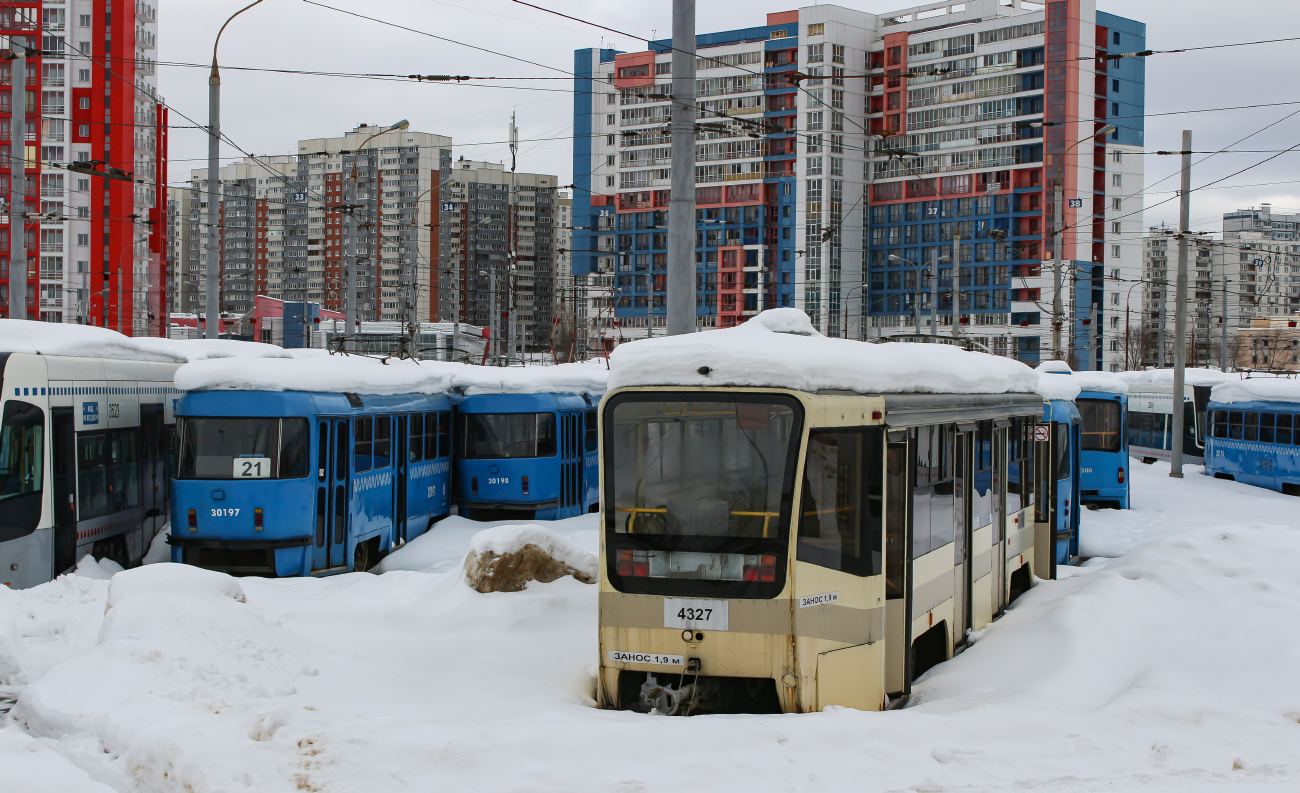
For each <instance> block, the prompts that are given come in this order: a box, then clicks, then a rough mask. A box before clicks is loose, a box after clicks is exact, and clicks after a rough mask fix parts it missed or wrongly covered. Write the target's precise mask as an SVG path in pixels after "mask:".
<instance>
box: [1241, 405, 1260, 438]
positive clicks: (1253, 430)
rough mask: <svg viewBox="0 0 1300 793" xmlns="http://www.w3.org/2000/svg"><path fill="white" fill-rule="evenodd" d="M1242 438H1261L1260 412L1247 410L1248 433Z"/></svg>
mask: <svg viewBox="0 0 1300 793" xmlns="http://www.w3.org/2000/svg"><path fill="white" fill-rule="evenodd" d="M1242 440H1244V441H1257V440H1259V414H1258V413H1256V412H1255V411H1253V410H1247V411H1246V434H1245V435H1244V436H1243V437H1242Z"/></svg>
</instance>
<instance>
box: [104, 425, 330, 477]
mask: <svg viewBox="0 0 1300 793" xmlns="http://www.w3.org/2000/svg"><path fill="white" fill-rule="evenodd" d="M178 426H179V427H180V452H179V454H178V455H177V463H176V478H178V479H238V478H242V477H243V476H247V474H244V473H242V472H241V470H240V469H241V468H243V467H245V465H246V464H247V463H250V462H251V461H255V460H262V461H264V462H265V463H266V465H265V468H263V469H261V470H263V471H265V473H264V474H263V476H262V477H259V478H271V479H301V478H303V477H305V476H307V470H308V460H309V458H310V457H311V435H310V433H311V429H310V426H309V424H308V423H307V419H305V418H286V419H279V418H245V417H240V418H228V417H195V416H184V417H182V418H180V419H179V424H178ZM129 432H134V431H133V430H132V431H129ZM110 437H111V435H110ZM322 437H325V436H322ZM109 451H110V453H111V452H112V451H113V449H112V448H110V449H109ZM124 451H126V452H127V453H130V454H131V455H133V456H134V449H126V450H124ZM322 454H323V452H322ZM322 467H324V466H322Z"/></svg>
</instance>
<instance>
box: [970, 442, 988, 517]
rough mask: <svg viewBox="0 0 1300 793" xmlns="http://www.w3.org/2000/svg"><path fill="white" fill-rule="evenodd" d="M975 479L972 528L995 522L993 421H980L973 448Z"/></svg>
mask: <svg viewBox="0 0 1300 793" xmlns="http://www.w3.org/2000/svg"><path fill="white" fill-rule="evenodd" d="M971 457H972V460H973V462H974V465H973V466H972V469H973V470H974V476H973V477H972V479H973V480H974V481H973V482H972V483H971V484H972V485H973V486H972V488H971V528H973V529H980V528H983V527H984V526H987V525H989V524H990V523H992V522H993V422H992V421H981V422H978V424H977V426H976V431H975V443H974V444H973V448H972V449H971Z"/></svg>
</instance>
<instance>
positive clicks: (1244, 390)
mask: <svg viewBox="0 0 1300 793" xmlns="http://www.w3.org/2000/svg"><path fill="white" fill-rule="evenodd" d="M1210 399H1212V400H1213V401H1215V402H1223V403H1232V402H1300V380H1291V379H1288V378H1282V377H1252V378H1249V379H1246V380H1231V381H1229V382H1226V383H1220V384H1219V385H1216V386H1215V387H1214V388H1213V389H1212V390H1211V391H1210Z"/></svg>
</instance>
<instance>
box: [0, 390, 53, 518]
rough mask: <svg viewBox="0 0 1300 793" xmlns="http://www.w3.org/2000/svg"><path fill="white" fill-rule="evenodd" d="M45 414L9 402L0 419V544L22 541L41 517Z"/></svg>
mask: <svg viewBox="0 0 1300 793" xmlns="http://www.w3.org/2000/svg"><path fill="white" fill-rule="evenodd" d="M44 439H45V413H44V411H42V410H41V409H40V408H39V407H37V406H36V405H32V404H29V403H27V402H19V401H17V400H10V401H8V402H6V403H5V408H4V413H3V419H0V541H3V540H12V539H14V538H16V537H21V536H23V535H24V534H27V533H29V532H31V531H32V530H34V529H35V528H36V525H37V524H38V523H39V522H40V517H41V498H40V493H41V487H42V472H43V471H44V464H43V462H44V456H43V455H44Z"/></svg>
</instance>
